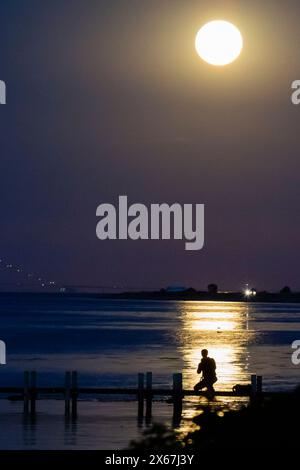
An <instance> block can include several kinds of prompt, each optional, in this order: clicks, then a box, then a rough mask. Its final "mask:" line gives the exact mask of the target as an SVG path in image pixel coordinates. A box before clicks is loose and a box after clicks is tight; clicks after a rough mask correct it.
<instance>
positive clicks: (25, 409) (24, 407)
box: [23, 370, 29, 414]
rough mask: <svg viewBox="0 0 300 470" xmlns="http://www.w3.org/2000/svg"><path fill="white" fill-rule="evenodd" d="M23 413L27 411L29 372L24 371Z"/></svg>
mask: <svg viewBox="0 0 300 470" xmlns="http://www.w3.org/2000/svg"><path fill="white" fill-rule="evenodd" d="M23 405H24V406H23V410H24V414H28V413H29V372H28V370H26V371H25V372H24V402H23Z"/></svg>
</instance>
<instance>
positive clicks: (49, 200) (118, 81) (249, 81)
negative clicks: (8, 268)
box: [0, 0, 300, 289]
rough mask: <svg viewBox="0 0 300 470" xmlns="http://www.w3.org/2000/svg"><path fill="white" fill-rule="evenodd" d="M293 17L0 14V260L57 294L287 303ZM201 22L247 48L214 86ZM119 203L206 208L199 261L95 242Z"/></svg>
mask: <svg viewBox="0 0 300 470" xmlns="http://www.w3.org/2000/svg"><path fill="white" fill-rule="evenodd" d="M299 15H300V4H299V2H297V1H291V0H288V1H286V0H285V1H275V0H274V1H272V2H270V1H269V0H268V1H265V0H260V1H258V0H253V1H251V2H248V1H233V2H230V1H226V2H225V1H219V2H215V1H213V0H209V1H208V0H206V1H201V0H197V1H192V0H185V1H184V2H183V1H179V0H159V1H158V0H151V2H150V1H147V2H141V1H140V0H130V1H125V0H116V1H113V2H112V1H111V0H106V1H100V0H98V1H93V0H90V1H89V2H86V1H84V0H81V1H79V0H72V1H71V0H68V1H66V0H65V1H64V0H59V1H58V0H54V1H53V0H51V1H47V0H43V1H38V0H36V1H33V0H27V1H18V0H14V1H8V0H7V1H1V2H0V46H1V47H0V50H1V54H0V79H2V80H5V81H6V84H7V102H8V103H7V105H6V106H1V107H0V139H1V142H0V144H1V158H0V171H1V173H0V174H1V187H0V188H1V198H0V205H1V253H2V254H1V256H3V257H5V259H8V260H9V261H10V262H12V263H17V264H22V265H24V266H27V267H28V269H29V270H30V271H34V272H38V273H41V274H42V275H43V276H48V277H49V278H54V279H56V280H58V281H60V282H62V283H65V282H67V283H70V284H72V283H73V284H74V283H75V284H104V285H113V284H122V285H125V286H131V285H133V286H135V285H143V286H145V285H148V286H165V285H169V284H184V285H193V286H194V287H199V288H201V287H205V286H206V285H207V284H208V283H209V282H217V283H218V284H219V285H220V287H221V288H224V289H226V288H228V289H239V288H241V287H243V285H244V283H245V282H249V283H250V284H251V285H255V286H256V287H257V288H261V289H264V288H266V289H277V288H280V287H282V286H283V285H285V284H289V285H291V287H293V288H295V289H296V288H299V289H300V282H299V266H298V265H299V256H298V251H299V239H300V233H299V232H300V211H299V193H300V190H299V170H300V160H299V147H300V142H299V136H298V135H299V125H300V106H299V107H296V106H293V105H292V104H291V101H290V94H291V92H290V85H291V82H292V81H293V80H295V79H300V51H299V48H300V46H299V45H300V27H299V22H298V19H299ZM214 18H223V19H227V20H229V21H232V22H234V23H235V24H236V25H237V26H238V27H239V28H240V30H241V32H242V34H243V36H244V40H245V47H244V51H243V54H242V56H241V57H240V59H239V60H238V61H237V62H235V63H234V64H232V65H231V66H229V67H227V68H224V69H222V70H220V69H216V68H214V67H211V66H208V65H206V64H205V63H204V62H202V61H201V60H200V59H199V58H198V57H197V55H196V53H195V51H194V36H195V34H196V32H197V30H198V29H199V28H200V26H201V25H202V24H203V23H205V22H206V21H208V20H210V19H214ZM120 194H127V195H128V197H129V200H130V202H143V203H145V204H151V203H159V202H167V203H172V202H180V203H204V204H205V205H206V234H205V238H206V245H205V248H204V250H202V251H200V252H186V251H185V250H184V244H183V243H182V242H180V241H176V242H174V241H173V242H169V241H155V242H151V241H143V242H142V241H139V242H132V241H120V242H117V241H116V242H114V241H109V242H100V241H99V240H97V238H96V235H95V227H96V222H97V220H96V217H95V211H96V207H97V206H98V205H99V204H100V203H101V202H115V203H116V202H117V198H118V196H119V195H120ZM6 275H7V273H5V272H2V273H1V276H0V280H2V281H3V282H4V280H5V279H6Z"/></svg>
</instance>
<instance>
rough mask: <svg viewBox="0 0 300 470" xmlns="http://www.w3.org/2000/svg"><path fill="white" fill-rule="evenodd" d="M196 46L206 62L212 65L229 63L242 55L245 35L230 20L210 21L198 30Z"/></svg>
mask: <svg viewBox="0 0 300 470" xmlns="http://www.w3.org/2000/svg"><path fill="white" fill-rule="evenodd" d="M195 47H196V51H197V53H198V54H199V56H200V57H201V59H203V60H204V61H205V62H208V63H209V64H211V65H219V66H222V65H227V64H230V63H231V62H234V61H235V60H236V59H237V58H238V56H239V55H240V53H241V51H242V49H243V37H242V35H241V33H240V31H239V30H238V28H237V27H236V26H234V25H233V24H232V23H229V22H228V21H223V20H216V21H210V22H209V23H206V24H205V25H204V26H202V28H201V29H200V30H199V31H198V33H197V35H196V40H195Z"/></svg>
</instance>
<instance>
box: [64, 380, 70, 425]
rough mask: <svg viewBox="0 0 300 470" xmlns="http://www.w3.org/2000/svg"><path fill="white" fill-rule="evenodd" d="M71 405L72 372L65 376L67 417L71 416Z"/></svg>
mask: <svg viewBox="0 0 300 470" xmlns="http://www.w3.org/2000/svg"><path fill="white" fill-rule="evenodd" d="M70 405H71V372H70V371H68V372H66V374H65V416H66V417H69V416H70V411H71V410H70Z"/></svg>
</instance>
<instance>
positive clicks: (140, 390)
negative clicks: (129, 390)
mask: <svg viewBox="0 0 300 470" xmlns="http://www.w3.org/2000/svg"><path fill="white" fill-rule="evenodd" d="M144 382H145V374H141V373H140V374H138V422H139V423H142V422H143V417H144Z"/></svg>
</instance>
